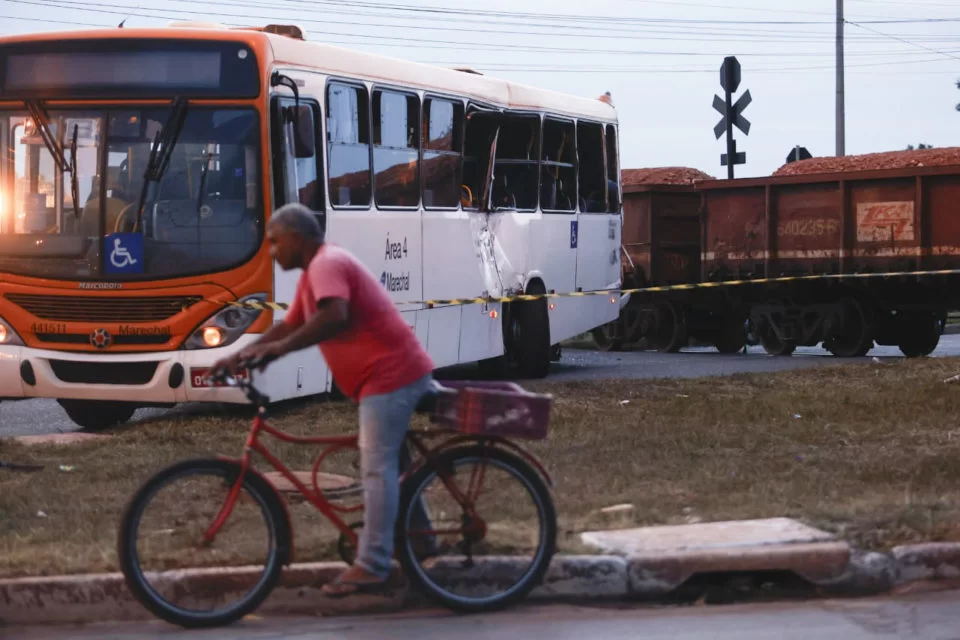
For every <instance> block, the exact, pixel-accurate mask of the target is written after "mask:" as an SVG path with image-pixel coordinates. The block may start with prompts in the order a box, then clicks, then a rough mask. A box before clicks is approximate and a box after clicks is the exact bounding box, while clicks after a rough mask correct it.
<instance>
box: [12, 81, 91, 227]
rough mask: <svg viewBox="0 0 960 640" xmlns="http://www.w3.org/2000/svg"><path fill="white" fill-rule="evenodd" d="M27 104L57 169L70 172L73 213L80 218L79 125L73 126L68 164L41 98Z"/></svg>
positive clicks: (28, 101)
mask: <svg viewBox="0 0 960 640" xmlns="http://www.w3.org/2000/svg"><path fill="white" fill-rule="evenodd" d="M25 104H26V106H27V111H29V112H30V117H31V118H32V119H33V123H34V124H35V125H36V127H37V132H38V133H39V134H40V139H41V140H43V144H44V146H46V147H47V151H49V152H50V156H51V157H52V158H53V162H54V164H56V165H57V170H58V171H59V172H60V173H61V174H63V173H66V172H67V171H69V172H70V195H71V196H72V197H73V214H74V216H76V217H77V218H79V217H80V203H79V192H80V183H79V178H78V177H77V131H78V126H77V125H74V126H73V141H72V142H71V144H70V154H71V155H70V164H67V158H66V156H65V155H64V153H63V149H62V148H61V147H60V145H59V144H57V140H56V138H54V137H53V133H52V132H51V131H50V116H48V115H47V112H46V110H45V109H44V108H43V104H42V103H41V102H40V101H39V100H26V101H25Z"/></svg>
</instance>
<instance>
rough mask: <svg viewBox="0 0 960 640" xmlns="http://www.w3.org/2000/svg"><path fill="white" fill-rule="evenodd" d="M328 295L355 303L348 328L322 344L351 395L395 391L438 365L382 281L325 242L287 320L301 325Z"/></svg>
mask: <svg viewBox="0 0 960 640" xmlns="http://www.w3.org/2000/svg"><path fill="white" fill-rule="evenodd" d="M324 298H343V299H344V300H346V301H347V303H348V305H349V308H350V326H349V328H348V329H347V330H346V331H344V332H343V333H341V334H340V335H338V336H336V337H334V338H331V339H330V340H326V341H324V342H321V343H320V345H319V346H320V352H321V353H322V354H323V358H324V360H326V361H327V365H328V366H329V367H330V371H331V372H333V379H334V380H336V382H337V386H338V387H340V390H341V391H343V393H345V394H346V395H347V396H348V397H350V398H351V399H353V400H358V399H360V398H363V397H364V396H368V395H376V394H380V393H390V392H391V391H396V390H397V389H399V388H401V387H404V386H406V385H408V384H410V383H412V382H415V381H417V380H419V379H420V378H422V377H423V376H425V375H427V374H428V373H430V372H431V371H433V368H434V365H433V361H432V360H431V359H430V356H429V355H427V352H426V351H425V350H424V348H423V347H422V346H421V344H420V341H419V340H418V339H417V335H416V334H415V333H414V332H413V329H412V328H410V326H409V325H407V323H406V322H404V321H403V317H402V316H401V315H400V312H399V311H398V310H397V307H396V305H395V304H394V303H393V301H392V300H390V296H388V295H387V292H386V291H385V290H384V289H383V287H382V286H381V284H380V282H378V281H377V279H376V278H375V277H374V275H373V274H372V273H370V271H369V270H368V269H367V268H366V267H365V266H364V265H363V263H361V262H360V261H359V260H357V259H356V258H355V257H354V256H353V255H352V254H350V253H349V252H348V251H346V250H345V249H342V248H340V247H338V246H336V245H330V244H324V245H323V246H322V247H320V250H319V251H317V255H315V256H314V257H313V260H311V261H310V264H309V265H308V266H307V269H306V270H305V271H304V272H303V274H302V275H301V276H300V280H299V282H298V283H297V292H296V295H295V296H294V298H293V303H292V304H291V305H290V308H289V309H288V310H287V315H286V316H285V317H284V322H285V323H286V324H288V325H290V326H293V327H299V326H300V325H302V324H303V323H304V322H306V320H307V319H309V318H311V317H313V315H314V313H316V310H317V301H318V300H323V299H324Z"/></svg>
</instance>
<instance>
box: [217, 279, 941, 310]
mask: <svg viewBox="0 0 960 640" xmlns="http://www.w3.org/2000/svg"><path fill="white" fill-rule="evenodd" d="M950 275H960V269H939V270H935V271H893V272H884V273H833V274H820V275H807V276H780V277H777V278H757V279H753V280H722V281H719V282H696V283H690V284H671V285H663V286H658V287H642V288H638V289H602V290H594V291H571V292H569V293H533V294H519V295H514V296H498V297H486V298H483V297H477V298H451V299H449V300H417V301H414V302H398V303H396V304H397V305H398V306H399V305H424V306H427V307H436V306H460V305H468V304H491V303H496V302H499V303H504V302H517V301H526V300H540V299H543V298H581V297H586V296H608V295H618V296H622V295H627V294H630V295H633V294H642V293H663V292H667V291H690V290H693V289H712V288H720V287H737V286H743V285H748V284H771V283H780V282H802V281H809V280H863V279H869V278H904V277H929V276H950ZM208 302H216V303H218V304H224V305H227V306H231V307H240V308H244V309H258V310H261V311H264V310H267V309H272V310H274V311H282V310H286V309H287V308H288V307H289V305H288V304H287V303H285V302H260V301H258V300H249V301H246V302H235V301H227V302H221V301H218V300H208Z"/></svg>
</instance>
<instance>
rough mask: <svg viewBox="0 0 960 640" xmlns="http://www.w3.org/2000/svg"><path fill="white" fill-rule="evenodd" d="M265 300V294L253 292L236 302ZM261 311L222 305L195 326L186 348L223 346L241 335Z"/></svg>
mask: <svg viewBox="0 0 960 640" xmlns="http://www.w3.org/2000/svg"><path fill="white" fill-rule="evenodd" d="M251 301H256V302H266V301H267V294H265V293H255V294H253V295H250V296H246V297H244V298H241V299H240V300H239V301H238V302H251ZM261 313H262V311H261V310H260V309H253V308H249V307H232V306H231V307H224V308H223V309H221V310H220V311H218V312H216V313H215V314H213V315H212V316H210V318H208V319H207V321H206V322H204V323H203V324H201V325H200V326H199V327H197V328H196V329H195V330H194V332H193V334H191V335H190V338H189V339H187V342H186V344H185V345H184V348H186V349H213V348H215V347H225V346H227V345H229V344H231V343H233V342H235V341H236V340H237V338H239V337H240V336H242V335H243V334H244V333H245V332H246V330H247V329H248V328H249V327H250V325H252V324H253V323H254V322H255V321H256V319H257V318H259V317H260V314H261Z"/></svg>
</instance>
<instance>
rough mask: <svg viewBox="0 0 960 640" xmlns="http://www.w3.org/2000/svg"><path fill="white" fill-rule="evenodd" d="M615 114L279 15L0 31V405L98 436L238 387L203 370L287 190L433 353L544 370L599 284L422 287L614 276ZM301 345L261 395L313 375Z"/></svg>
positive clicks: (230, 397)
mask: <svg viewBox="0 0 960 640" xmlns="http://www.w3.org/2000/svg"><path fill="white" fill-rule="evenodd" d="M617 133H618V129H617V117H616V111H615V110H614V108H613V106H612V105H611V104H610V103H609V101H608V100H605V99H589V98H580V97H576V96H569V95H562V94H557V93H553V92H548V91H541V90H537V89H533V88H529V87H525V86H519V85H516V84H511V83H508V82H505V81H502V80H497V79H493V78H489V77H486V76H484V75H481V74H477V73H473V72H470V71H469V70H454V69H444V68H436V67H431V66H426V65H421V64H415V63H410V62H405V61H401V60H395V59H392V58H387V57H382V56H375V55H368V54H362V53H358V52H353V51H348V50H345V49H341V48H337V47H330V46H325V45H322V44H318V43H313V42H308V41H306V40H305V39H304V37H303V32H302V31H301V30H300V29H299V28H297V27H294V26H283V25H271V26H267V27H263V28H226V27H222V26H219V25H202V24H190V23H180V24H173V25H170V27H168V28H165V29H112V30H91V31H76V32H62V33H54V34H50V33H45V34H33V35H22V36H15V37H7V38H3V39H0V149H4V150H6V152H5V153H4V154H2V157H0V398H4V399H16V398H31V397H42V398H55V399H57V400H58V401H59V402H60V404H61V405H62V406H63V408H64V409H65V410H66V412H67V414H68V415H69V416H70V417H71V418H72V419H73V420H74V422H76V423H77V424H79V425H81V426H84V427H86V428H90V429H96V428H103V427H106V426H109V425H113V424H117V423H120V422H123V421H125V420H127V419H128V418H129V417H130V416H131V415H132V413H133V411H134V410H135V409H136V408H137V407H143V406H171V405H174V404H177V403H182V402H193V401H201V402H203V401H216V402H244V401H245V399H244V398H243V397H242V396H241V395H240V394H238V393H237V392H236V390H235V389H231V388H216V387H209V386H208V385H207V384H206V382H205V379H204V373H205V371H206V368H207V367H209V365H210V364H211V363H213V362H214V361H215V360H216V359H218V358H219V357H221V356H222V355H223V354H224V353H225V352H228V351H231V350H235V349H240V348H242V347H243V346H244V345H245V344H248V343H249V342H250V341H252V340H254V339H255V337H256V335H257V334H260V333H262V332H263V331H264V330H266V328H267V327H268V326H270V324H271V323H274V322H278V321H279V320H280V319H281V318H282V315H283V311H282V310H280V311H273V310H269V309H256V308H245V307H237V306H231V305H227V304H225V303H228V302H237V301H242V302H250V301H276V302H281V303H283V302H289V301H290V300H291V298H292V295H293V291H294V287H295V283H296V279H297V277H298V276H299V273H298V272H293V273H284V272H283V271H281V270H279V269H278V268H276V267H275V265H274V264H273V262H272V261H271V259H270V257H269V253H268V247H267V244H266V242H265V235H264V229H265V225H266V222H267V220H268V219H269V216H270V212H271V211H273V210H275V209H276V208H277V207H278V206H280V205H281V204H284V203H286V202H291V201H300V202H302V203H304V204H306V205H307V206H309V207H311V208H312V209H313V210H315V211H317V212H321V213H318V215H320V216H321V219H322V220H323V221H324V223H325V224H326V228H327V237H328V239H329V240H330V241H332V242H336V243H338V244H340V245H342V246H344V247H346V248H348V249H349V250H350V251H352V252H353V253H355V254H356V255H358V256H359V257H360V258H361V259H362V260H363V261H364V263H365V264H366V265H367V266H368V267H369V268H370V269H371V271H373V272H374V273H375V274H376V275H377V276H379V278H380V280H381V282H382V283H383V285H384V286H385V287H386V288H387V289H388V290H389V291H390V293H391V295H392V296H393V299H394V300H395V301H396V302H397V304H398V305H401V307H400V308H401V310H402V311H403V313H404V316H405V317H406V318H407V320H408V322H409V323H410V325H411V326H412V327H414V328H415V330H416V333H417V335H418V336H419V338H420V339H421V341H422V342H423V344H424V345H426V347H427V349H428V350H429V352H430V354H431V356H432V357H433V358H434V360H435V362H436V363H437V365H438V366H441V367H443V366H448V365H454V364H458V363H466V362H482V363H486V364H498V363H503V362H507V363H512V364H515V365H516V366H518V367H519V369H520V373H521V374H523V375H525V376H533V377H536V376H544V375H546V374H547V371H548V366H549V363H550V362H551V360H554V359H556V357H557V356H558V352H559V349H558V348H557V345H558V344H559V343H560V341H561V340H564V339H567V338H569V337H572V336H575V335H577V334H580V333H583V332H586V331H589V330H590V329H592V328H594V327H597V326H600V325H602V324H604V323H607V322H609V321H611V320H613V319H615V318H616V317H617V315H618V312H619V308H620V306H621V303H622V300H621V299H620V297H619V296H616V295H613V296H587V297H567V298H550V299H549V300H547V299H540V300H537V301H524V302H511V303H504V304H500V303H490V304H469V305H453V304H425V303H424V302H423V301H425V300H437V299H451V298H464V297H489V296H509V295H512V294H517V293H570V292H578V291H589V290H599V289H611V288H617V287H618V286H619V284H620V258H619V249H620V229H621V203H620V180H619V176H620V171H619V160H618V158H619V155H618V149H617ZM331 388H332V380H331V377H330V374H329V371H328V369H327V367H326V365H325V363H324V362H323V359H322V358H321V357H319V356H318V354H317V352H316V351H315V350H312V349H308V350H304V351H302V352H300V353H298V354H295V355H291V356H289V357H287V358H284V359H282V360H281V361H278V362H277V363H276V364H274V365H273V366H272V367H271V375H270V376H269V379H265V380H264V391H265V392H266V393H268V394H269V395H270V396H271V397H272V398H273V399H275V400H282V399H288V398H292V397H296V396H303V395H310V394H316V393H322V392H325V391H329V390H331Z"/></svg>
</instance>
